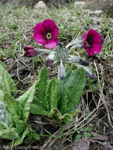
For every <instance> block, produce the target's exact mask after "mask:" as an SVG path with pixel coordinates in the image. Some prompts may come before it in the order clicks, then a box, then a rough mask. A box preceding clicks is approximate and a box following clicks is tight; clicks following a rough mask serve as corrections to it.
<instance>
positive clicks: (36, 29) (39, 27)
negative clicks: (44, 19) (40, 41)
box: [34, 23, 46, 34]
mask: <svg viewBox="0 0 113 150" xmlns="http://www.w3.org/2000/svg"><path fill="white" fill-rule="evenodd" d="M35 32H37V33H40V34H45V33H46V30H45V28H44V27H43V24H42V23H38V24H36V26H35V27H34V33H35Z"/></svg>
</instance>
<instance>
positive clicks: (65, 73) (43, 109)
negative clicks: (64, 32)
mask: <svg viewBox="0 0 113 150" xmlns="http://www.w3.org/2000/svg"><path fill="white" fill-rule="evenodd" d="M58 33H59V29H58V27H57V25H56V24H55V22H54V21H53V20H50V19H48V20H45V21H43V22H42V23H38V24H37V25H36V26H35V27H34V35H33V37H34V40H35V41H36V42H38V43H39V44H42V45H43V46H44V47H45V48H44V49H40V48H32V47H24V50H25V51H26V53H25V54H24V56H26V57H34V56H35V57H36V56H40V55H43V54H48V56H47V58H46V61H45V66H46V67H51V66H52V67H54V65H55V64H60V65H59V66H58V79H56V78H53V79H51V80H50V79H49V77H48V71H47V68H45V67H44V68H43V69H42V70H41V71H40V73H39V75H38V79H37V86H36V87H37V89H38V93H37V92H36V93H35V98H34V100H33V102H32V104H31V110H30V111H31V113H33V114H38V115H43V116H46V117H49V118H52V119H54V120H57V121H64V122H65V123H66V122H69V121H71V120H72V118H73V116H74V115H76V114H77V113H78V112H80V110H78V109H76V108H75V107H76V105H77V103H78V101H79V100H80V97H81V95H82V94H83V89H84V87H85V83H86V76H87V77H88V78H93V79H95V78H96V75H95V74H94V72H93V71H92V70H91V69H90V68H89V67H88V66H89V62H88V61H87V60H85V59H83V58H81V57H79V56H74V55H72V51H73V49H78V48H84V49H85V50H86V52H87V53H88V54H89V55H90V56H94V55H96V54H98V53H99V52H100V51H101V36H100V35H99V33H97V32H96V31H95V30H93V29H91V30H89V31H88V33H84V34H83V35H81V36H80V37H79V38H76V39H74V40H72V41H71V42H70V43H68V44H67V45H66V46H64V45H63V43H61V42H58V39H57V37H58ZM65 64H74V65H75V66H76V67H77V69H76V70H69V69H65Z"/></svg>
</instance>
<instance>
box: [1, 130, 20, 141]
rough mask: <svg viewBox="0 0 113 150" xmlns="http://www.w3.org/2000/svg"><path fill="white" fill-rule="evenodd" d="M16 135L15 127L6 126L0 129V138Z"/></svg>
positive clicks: (14, 137)
mask: <svg viewBox="0 0 113 150" xmlns="http://www.w3.org/2000/svg"><path fill="white" fill-rule="evenodd" d="M18 137H19V135H18V133H17V131H16V129H15V128H7V129H3V130H0V139H9V140H12V139H16V138H18Z"/></svg>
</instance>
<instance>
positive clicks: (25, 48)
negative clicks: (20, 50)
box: [24, 46, 34, 51]
mask: <svg viewBox="0 0 113 150" xmlns="http://www.w3.org/2000/svg"><path fill="white" fill-rule="evenodd" d="M30 49H34V48H33V47H29V46H26V47H24V50H25V51H28V50H30Z"/></svg>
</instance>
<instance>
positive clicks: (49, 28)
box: [42, 19, 56, 32]
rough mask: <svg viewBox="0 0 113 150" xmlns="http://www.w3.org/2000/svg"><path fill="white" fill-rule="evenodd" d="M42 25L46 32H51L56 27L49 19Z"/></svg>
mask: <svg viewBox="0 0 113 150" xmlns="http://www.w3.org/2000/svg"><path fill="white" fill-rule="evenodd" d="M42 24H43V27H44V29H46V32H52V31H53V29H54V27H55V26H56V24H55V22H54V21H53V20H51V19H47V20H44V21H43V22H42Z"/></svg>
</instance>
